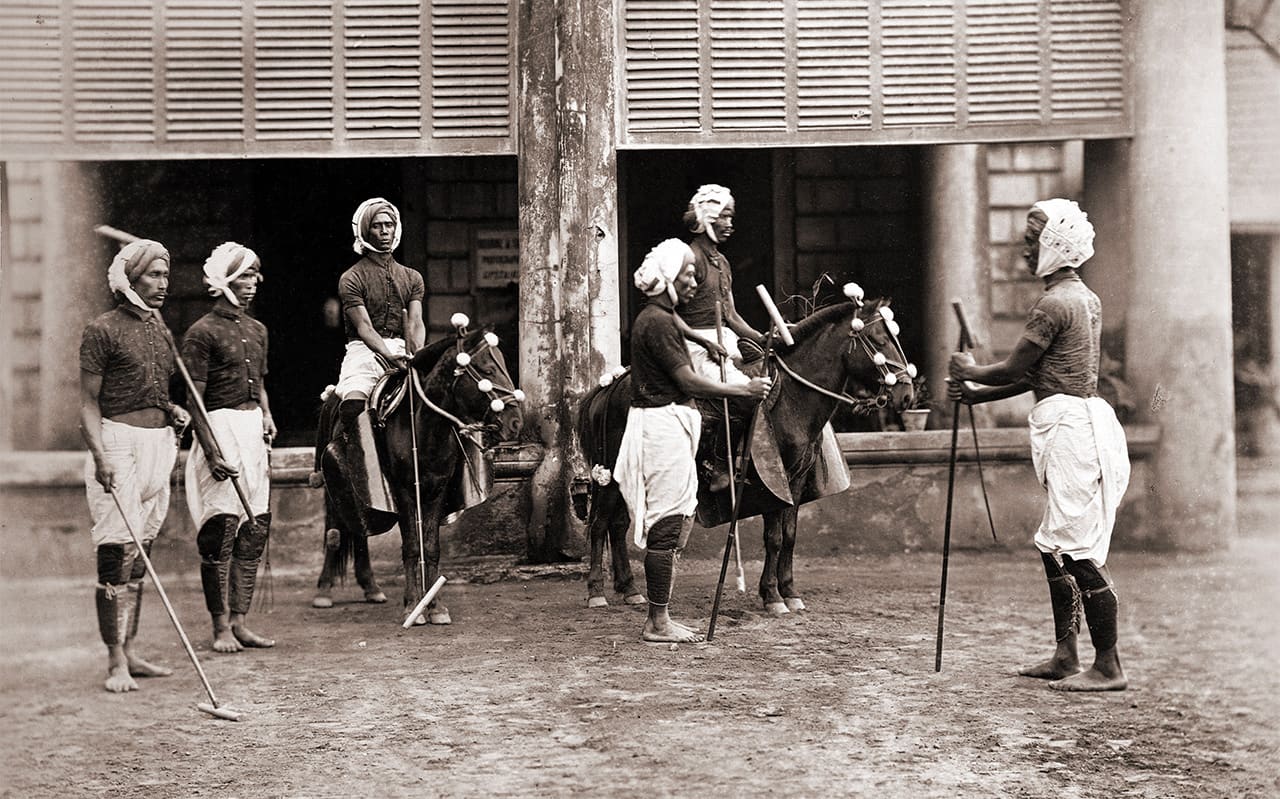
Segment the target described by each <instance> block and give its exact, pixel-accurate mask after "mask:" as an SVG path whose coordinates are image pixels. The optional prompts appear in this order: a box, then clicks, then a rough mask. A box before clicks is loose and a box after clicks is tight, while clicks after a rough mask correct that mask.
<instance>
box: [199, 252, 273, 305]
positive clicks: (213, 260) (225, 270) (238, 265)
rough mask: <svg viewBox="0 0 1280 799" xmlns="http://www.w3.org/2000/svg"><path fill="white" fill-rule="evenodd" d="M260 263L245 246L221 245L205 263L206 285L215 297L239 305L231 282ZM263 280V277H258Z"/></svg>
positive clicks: (256, 256) (255, 254)
mask: <svg viewBox="0 0 1280 799" xmlns="http://www.w3.org/2000/svg"><path fill="white" fill-rule="evenodd" d="M256 263H258V255H257V253H255V252H254V251H253V250H251V249H249V248H248V247H246V246H244V245H243V244H236V243H235V242H234V241H228V242H225V243H223V244H219V245H218V246H217V247H215V248H214V249H213V253H212V254H210V255H209V257H208V258H207V259H206V260H205V262H204V283H205V285H206V286H208V287H209V293H210V294H212V295H213V296H214V297H217V296H218V295H219V294H221V295H222V296H224V297H226V298H227V299H228V300H230V301H231V304H232V305H237V306H238V305H239V304H240V300H238V299H236V293H235V292H234V291H232V290H231V281H233V280H235V279H236V278H238V277H240V276H241V275H243V274H244V273H245V270H247V269H248V268H249V267H251V266H253V265H254V264H256ZM258 280H262V276H261V275H259V276H258Z"/></svg>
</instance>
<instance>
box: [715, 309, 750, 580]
mask: <svg viewBox="0 0 1280 799" xmlns="http://www.w3.org/2000/svg"><path fill="white" fill-rule="evenodd" d="M716 344H719V345H720V349H724V318H723V316H722V309H721V307H720V301H719V300H716ZM726 357H727V356H726ZM720 382H721V383H727V382H729V377H728V372H727V370H726V367H725V364H724V358H721V359H720ZM720 407H721V409H722V410H723V413H724V447H725V451H726V453H727V455H728V458H729V507H737V505H738V487H737V486H736V485H735V483H736V482H737V476H736V475H735V474H734V463H733V454H734V453H733V426H732V425H731V424H730V422H729V398H728V397H721V398H720ZM733 554H734V559H735V560H736V561H737V566H738V593H740V594H745V593H746V592H747V579H746V575H744V574H743V573H742V542H741V541H740V540H739V539H738V531H737V530H734V532H733Z"/></svg>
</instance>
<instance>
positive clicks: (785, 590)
mask: <svg viewBox="0 0 1280 799" xmlns="http://www.w3.org/2000/svg"><path fill="white" fill-rule="evenodd" d="M854 299H855V302H841V303H839V304H836V305H832V306H829V307H827V308H823V309H822V310H820V311H817V312H815V313H814V314H812V315H811V316H809V317H807V318H806V319H804V320H803V321H801V322H800V323H799V324H798V325H796V326H795V327H794V328H792V329H791V333H792V336H793V337H794V339H795V346H793V347H785V348H782V349H779V350H777V351H775V353H774V359H773V361H774V362H773V363H772V364H771V367H776V368H777V374H776V377H775V388H774V392H773V394H772V395H771V396H770V398H769V399H768V400H766V401H765V403H766V410H765V412H764V413H763V414H761V415H760V417H759V418H760V420H761V421H760V422H759V423H758V424H757V427H760V426H764V427H767V428H772V432H773V436H772V438H773V440H774V441H775V442H776V446H777V455H778V458H777V461H778V462H780V465H781V467H782V470H783V471H784V472H785V474H784V475H783V476H781V477H780V478H779V480H781V481H785V483H786V484H787V485H786V487H780V488H781V493H782V494H786V493H787V488H789V489H790V491H789V493H790V496H791V497H792V498H794V499H793V501H792V502H790V503H788V502H787V501H785V500H779V499H778V497H777V494H778V493H779V492H778V491H775V492H772V493H771V492H769V491H768V490H767V489H764V488H763V486H762V485H761V483H762V482H764V478H762V476H761V473H760V472H761V470H757V469H755V468H754V464H753V468H752V469H751V470H750V473H749V474H748V475H747V480H746V483H745V485H744V487H743V496H742V499H741V513H740V517H747V516H752V515H756V514H760V515H762V516H763V519H764V548H765V560H764V568H763V570H762V572H761V574H760V598H761V600H762V601H763V602H764V606H765V609H766V610H768V611H769V612H770V613H774V614H782V613H787V612H789V611H792V610H802V609H803V608H804V602H803V601H801V599H800V596H799V594H798V593H797V592H796V589H795V583H794V579H793V576H792V560H793V553H794V549H795V543H796V516H797V508H798V505H799V504H801V503H802V502H805V501H808V500H809V499H812V498H815V497H816V496H821V493H818V494H815V493H814V488H813V485H814V477H815V471H817V467H818V466H819V464H820V461H821V458H820V457H819V454H820V453H819V449H820V448H821V446H822V443H823V430H824V428H825V427H826V425H827V423H828V422H829V421H830V419H831V416H832V414H834V413H835V410H836V408H837V406H838V405H839V404H840V403H845V404H848V405H851V406H853V407H854V409H855V410H856V411H859V412H864V413H870V412H873V411H874V410H876V409H877V408H879V407H883V406H885V405H887V404H892V405H894V406H895V407H897V408H904V407H906V406H907V405H908V404H909V403H910V402H911V399H912V395H913V387H912V381H911V378H912V377H913V376H914V375H915V371H916V370H915V367H914V366H912V365H910V364H908V363H907V362H906V358H905V356H904V355H903V353H902V348H901V346H900V345H899V344H898V339H897V329H898V328H897V323H896V322H894V321H893V314H892V311H891V310H890V309H889V307H888V305H889V302H888V300H875V301H870V302H867V303H861V302H860V301H859V299H858V298H857V296H856V295H855V297H854ZM882 309H883V310H882ZM882 314H883V315H882ZM630 403H631V376H630V373H627V374H625V375H623V376H622V377H620V378H618V379H617V380H616V381H614V382H613V383H611V384H609V385H607V386H601V387H599V388H596V389H593V390H592V392H591V393H590V394H588V395H587V397H586V398H585V399H584V400H583V403H582V406H581V409H580V411H579V418H578V434H579V437H580V440H581V441H582V451H583V452H584V453H585V454H586V457H587V459H588V461H589V462H591V463H592V464H596V465H598V466H594V467H593V470H592V471H593V477H596V476H599V477H600V479H599V480H596V479H593V480H592V482H591V487H590V491H591V498H590V506H589V510H588V513H587V520H586V521H587V530H588V535H589V536H590V539H591V571H590V574H589V575H588V581H587V593H588V604H589V605H590V606H592V607H599V606H601V605H605V604H607V601H606V600H605V597H604V568H603V560H604V547H605V542H606V539H607V540H608V542H609V547H610V556H611V560H612V563H613V587H614V590H615V591H617V592H618V593H619V594H621V595H622V596H623V597H625V600H626V602H627V603H628V604H638V603H640V602H643V601H644V598H643V596H642V595H641V594H640V592H639V591H638V590H637V589H636V585H635V580H634V578H633V577H632V574H631V561H630V558H629V557H628V553H627V541H628V538H629V537H630V519H631V516H630V513H629V512H628V510H627V506H626V503H625V502H624V501H623V499H622V494H621V492H620V491H619V490H618V487H617V484H616V483H614V482H612V481H611V480H610V481H609V482H608V483H607V484H605V485H601V484H600V482H601V481H603V480H604V479H605V477H606V475H608V474H609V472H611V470H612V469H613V465H614V462H615V460H616V458H617V455H618V449H619V447H620V445H621V443H622V433H623V429H624V428H625V426H626V418H627V412H628V410H629V407H630ZM758 432H759V431H757V433H758ZM737 435H738V434H737V433H736V432H735V438H736V437H737ZM755 438H757V437H756V436H753V439H755ZM699 457H700V458H701V457H702V455H701V454H700V455H699ZM837 467H838V468H839V469H840V470H844V469H845V466H844V463H843V461H840V462H839V463H838V464H837ZM841 476H842V477H843V478H844V479H845V482H844V483H843V484H842V486H841V489H842V488H843V487H844V486H847V485H848V483H847V473H845V472H844V471H841ZM728 493H729V492H727V491H724V492H720V493H719V494H712V493H710V492H708V491H707V489H706V486H705V485H702V486H700V487H699V491H698V521H699V522H700V523H702V524H703V525H704V526H713V525H715V524H722V523H724V522H725V521H727V520H728V515H729V514H728V512H727V510H728Z"/></svg>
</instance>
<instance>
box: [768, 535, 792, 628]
mask: <svg viewBox="0 0 1280 799" xmlns="http://www.w3.org/2000/svg"><path fill="white" fill-rule="evenodd" d="M778 517H779V513H778V512H777V511H774V512H770V513H766V514H764V515H762V516H761V519H762V520H763V521H764V567H763V568H761V570H760V600H761V601H762V602H763V603H764V609H765V610H766V611H767V612H768V613H769V614H770V615H772V616H781V615H783V614H784V613H790V612H791V611H790V610H789V609H788V608H787V604H786V603H785V602H784V601H783V600H782V594H780V593H778V560H779V558H780V557H781V554H782V524H781V521H780V520H779V518H778Z"/></svg>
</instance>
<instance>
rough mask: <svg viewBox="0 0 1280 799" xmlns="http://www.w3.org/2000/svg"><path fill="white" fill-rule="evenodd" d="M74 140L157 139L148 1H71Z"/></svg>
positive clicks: (151, 22) (142, 140)
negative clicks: (72, 21)
mask: <svg viewBox="0 0 1280 799" xmlns="http://www.w3.org/2000/svg"><path fill="white" fill-rule="evenodd" d="M72 13H73V14H74V19H75V24H74V26H73V29H72V32H71V45H72V58H73V60H72V104H73V105H72V108H73V129H74V136H75V139H76V140H77V141H85V142H93V141H110V142H153V141H155V138H156V123H155V120H156V79H155V63H156V52H155V49H154V47H153V46H152V42H153V37H154V32H155V24H154V21H153V13H152V6H151V2H150V0H73V3H72Z"/></svg>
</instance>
